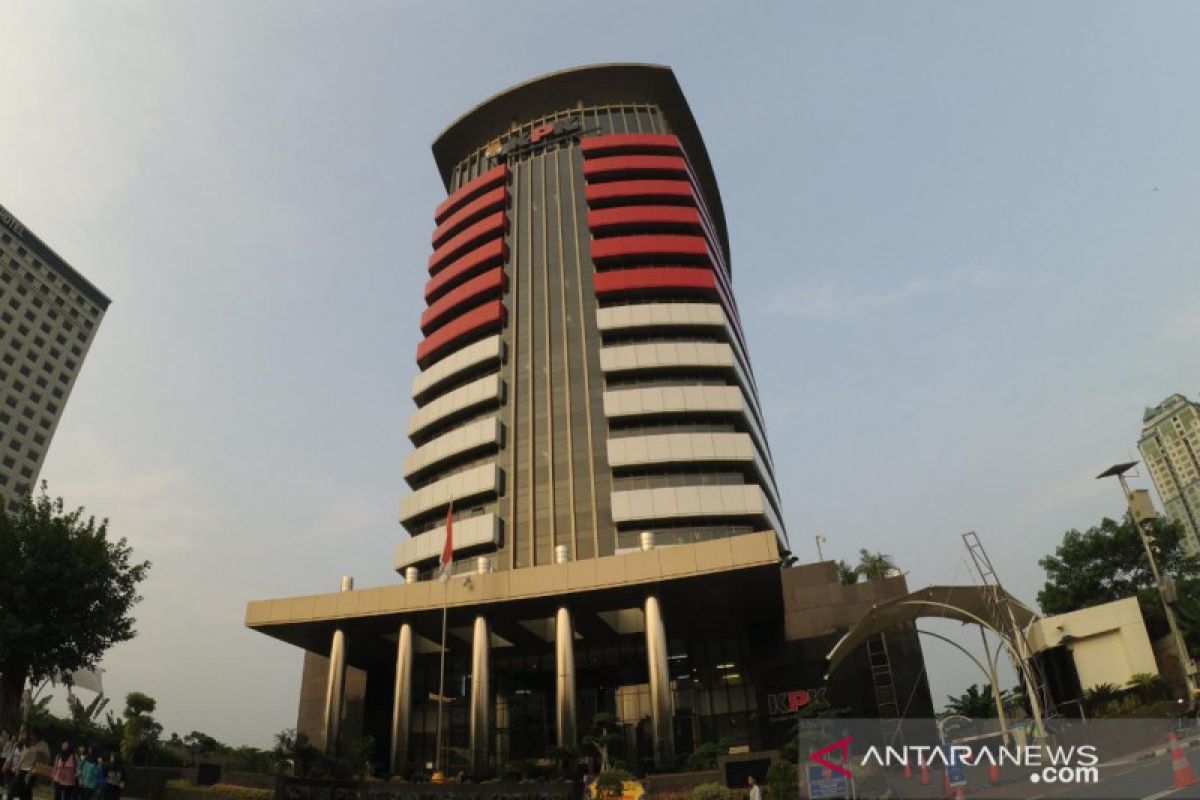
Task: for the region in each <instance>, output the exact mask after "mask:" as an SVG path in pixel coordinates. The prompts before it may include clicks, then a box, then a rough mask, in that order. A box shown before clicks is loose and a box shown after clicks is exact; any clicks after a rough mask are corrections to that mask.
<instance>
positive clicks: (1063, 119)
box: [0, 0, 1200, 745]
mask: <svg viewBox="0 0 1200 800" xmlns="http://www.w3.org/2000/svg"><path fill="white" fill-rule="evenodd" d="M1198 31H1200V6H1197V5H1195V4H1188V3H1174V4H1172V3H1142V4H1134V3H1119V4H1114V3H1103V2H1081V3H1054V4H1048V3H1028V4H1023V3H993V4H983V3H956V2H941V3H919V2H908V3H894V2H879V3H855V2H824V3H811V2H810V3H779V4H774V5H773V4H765V3H756V4H748V3H732V2H727V3H720V4H716V3H709V4H701V3H695V2H679V3H666V2H660V3H654V4H642V3H623V2H609V3H576V2H566V1H565V0H556V2H545V3H534V2H520V1H519V0H509V1H508V2H504V3H499V2H477V3H466V2H460V3H433V2H429V3H399V2H391V3H369V2H346V3H333V2H327V3H311V2H308V3H305V2H286V3H285V2H256V3H242V2H232V1H230V0H225V1H224V2H171V3H138V2H107V3H90V4H83V3H59V2H10V3H7V4H6V5H5V8H4V24H3V26H0V75H3V76H4V77H3V83H4V89H3V91H2V92H0V120H2V121H3V128H2V133H3V142H4V146H3V147H0V202H2V203H3V204H4V205H5V206H7V207H8V208H9V209H11V210H12V211H13V212H15V213H16V214H17V215H18V216H19V217H20V218H21V219H22V220H23V221H24V223H25V224H26V225H27V226H28V227H30V228H31V229H32V230H34V231H36V232H37V233H38V234H39V235H41V236H42V237H43V238H44V239H45V240H46V241H47V242H49V243H50V244H51V246H53V247H55V248H56V249H57V250H58V251H59V252H60V253H61V254H63V255H64V256H65V257H66V258H67V259H68V260H69V261H71V262H72V263H73V264H74V265H75V266H76V267H78V268H79V269H80V270H81V271H82V272H83V273H84V274H86V275H87V276H89V277H90V278H91V279H93V280H94V281H95V283H97V284H98V285H99V286H100V287H101V288H102V289H104V290H105V291H106V292H108V293H109V294H110V295H111V296H112V297H113V299H114V303H113V306H112V308H111V309H110V312H109V316H108V318H107V319H106V320H105V322H104V324H103V326H102V327H101V330H100V334H99V336H98V338H97V340H96V343H95V345H94V347H93V349H92V354H91V355H90V356H89V359H88V362H87V364H86V366H85V368H84V370H83V374H82V376H81V378H80V379H79V383H78V385H77V387H76V390H75V393H74V395H73V396H72V398H71V402H70V404H69V406H68V408H67V412H66V415H65V417H64V419H63V423H62V425H61V427H60V428H59V431H58V434H57V436H56V438H55V440H54V443H53V446H52V448H51V450H50V456H49V458H48V460H47V463H46V467H45V470H44V477H45V478H47V479H48V480H49V481H50V483H51V489H52V491H54V492H55V493H61V494H64V495H65V496H66V498H67V499H68V501H69V502H70V503H74V504H83V505H86V506H87V507H88V508H89V509H90V510H93V511H95V512H97V513H101V514H105V515H108V516H111V517H112V519H113V530H114V531H115V532H118V533H120V534H124V535H126V536H128V537H129V539H130V540H131V542H132V543H133V544H134V546H135V547H136V548H137V550H138V552H139V553H141V554H144V555H145V556H146V557H148V558H151V559H152V560H153V561H154V563H155V566H154V569H153V572H152V574H151V578H150V579H149V581H148V583H147V584H146V586H145V592H144V594H145V598H146V599H145V602H144V603H143V604H142V605H141V606H140V608H139V610H138V614H139V617H140V624H139V628H140V632H141V635H140V636H139V637H138V638H137V639H136V640H135V641H133V642H131V643H129V644H126V645H122V646H120V647H118V648H116V649H115V650H113V651H112V653H111V654H110V656H109V657H108V659H107V660H106V662H105V667H106V668H107V670H108V674H107V684H108V688H109V690H110V692H111V693H113V694H117V695H121V694H123V693H124V692H126V691H129V690H132V689H138V690H142V691H146V692H148V693H149V694H151V695H153V696H154V697H156V698H158V700H159V703H160V709H159V717H160V719H161V720H162V721H163V722H164V724H165V725H166V727H167V730H168V731H170V730H179V731H180V732H187V731H189V730H192V729H194V728H195V729H200V730H204V731H207V732H209V733H211V734H213V735H215V736H217V737H218V738H220V739H222V740H226V741H232V742H235V743H254V744H260V745H265V744H267V743H268V742H269V738H270V735H271V734H272V733H274V732H276V731H278V730H280V729H281V728H284V727H288V726H291V725H293V724H294V723H295V704H296V697H297V690H298V678H299V673H300V662H301V658H300V654H299V652H298V651H296V650H293V649H292V648H290V647H288V646H286V645H283V644H281V643H277V642H275V641H274V640H271V639H268V638H266V637H263V636H259V635H256V634H253V633H251V632H249V631H247V630H246V629H244V628H243V627H242V624H241V619H242V614H243V610H244V603H245V602H246V601H247V600H249V599H252V598H262V597H271V596H280V595H289V594H301V593H309V592H316V591H325V590H329V591H332V590H335V589H336V588H337V584H338V578H339V576H341V575H343V574H350V575H354V576H355V577H356V579H357V581H358V583H359V585H373V584H380V583H384V582H389V581H392V580H394V576H393V574H392V572H391V570H390V560H391V553H392V548H393V546H394V544H395V543H396V541H397V540H398V539H399V537H401V536H402V535H403V534H402V531H401V529H400V528H399V526H398V525H397V523H396V521H395V516H396V508H397V504H398V501H399V499H400V497H401V496H402V495H403V493H404V491H405V489H404V485H403V482H402V479H401V464H402V462H403V458H404V456H405V454H406V452H407V450H408V447H409V445H408V443H407V441H406V440H405V436H404V430H405V424H406V420H407V417H408V414H409V413H410V411H411V410H412V404H411V401H410V400H409V391H408V389H409V383H410V381H411V379H412V376H413V375H414V373H415V370H416V367H415V364H414V362H413V352H414V349H415V346H416V343H417V339H418V329H417V317H418V313H419V310H420V307H421V299H420V298H421V289H422V277H421V276H422V272H423V264H424V260H425V257H426V254H427V252H428V247H429V233H430V231H431V228H432V219H431V214H432V210H433V207H434V205H435V204H436V203H437V202H438V200H439V199H440V198H441V196H442V195H443V191H442V188H441V186H440V183H439V181H438V178H437V175H436V172H435V169H434V165H433V161H432V158H431V156H430V153H429V145H430V143H431V141H432V140H433V138H434V137H435V136H436V135H437V133H438V132H439V131H440V130H441V129H442V127H443V126H444V125H445V124H446V123H447V122H448V121H450V120H451V119H453V118H454V117H456V116H457V115H458V114H459V113H461V112H462V111H464V110H465V109H467V108H468V107H470V106H471V105H473V104H474V103H476V102H478V101H479V100H481V99H483V98H485V97H486V96H488V95H490V94H492V93H493V92H495V91H498V90H500V89H503V88H505V87H506V86H508V85H510V84H512V83H515V82H518V81H521V80H525V79H527V78H529V77H532V76H534V75H537V74H540V73H542V72H546V71H550V70H556V69H560V68H563V67H568V66H575V65H579V64H585V63H591V62H597V61H651V62H658V63H664V64H668V65H671V66H672V67H673V68H674V69H675V70H676V73H677V75H678V77H679V80H680V82H681V84H682V85H683V88H684V91H685V92H686V94H687V96H688V98H689V100H690V102H691V104H692V107H693V109H694V111H695V115H696V118H697V119H698V121H699V123H700V126H701V129H702V131H703V133H704V136H705V139H706V141H707V144H708V149H709V153H710V155H711V157H712V160H713V162H714V165H715V168H716V173H717V177H718V180H719V181H720V184H721V189H722V194H723V197H724V202H725V208H726V213H727V215H728V219H729V228H730V231H731V238H732V246H733V264H734V283H735V288H736V291H737V294H738V299H739V302H740V305H741V309H742V315H743V318H744V320H745V325H746V329H747V335H748V338H749V341H750V346H751V348H752V354H753V360H754V364H755V369H756V372H757V374H758V378H759V386H760V389H761V392H762V396H763V405H764V407H765V411H766V415H767V421H768V426H769V432H770V435H771V437H772V440H773V449H774V452H775V458H776V463H777V467H778V477H779V482H780V486H781V489H782V491H783V496H784V504H785V514H786V518H787V523H788V525H789V529H790V532H791V536H792V541H793V545H794V549H796V550H797V552H798V553H800V554H802V555H803V556H805V557H808V558H813V557H815V552H814V550H813V548H812V536H813V535H814V534H815V533H816V532H818V531H820V532H824V533H825V534H826V535H827V536H828V538H829V544H828V545H827V546H826V554H827V555H832V556H835V557H846V558H849V557H852V556H853V555H854V553H855V552H856V551H857V549H858V548H859V547H868V548H871V549H873V550H876V549H877V550H882V551H884V552H887V553H891V554H893V555H895V556H896V558H897V560H898V561H899V562H900V564H901V565H902V566H903V567H904V568H905V569H907V570H910V575H909V582H910V585H912V586H914V587H915V586H921V585H924V584H926V583H929V582H938V581H950V580H958V581H962V580H965V579H966V572H965V569H964V567H963V556H964V553H963V550H962V547H961V542H960V538H959V537H960V535H961V534H962V533H963V532H964V531H966V530H969V529H976V530H978V531H979V533H980V535H981V536H982V538H983V541H984V543H985V544H986V545H987V546H988V548H989V551H990V552H991V555H992V558H993V560H994V561H995V563H996V565H997V568H998V570H999V572H1000V575H1001V577H1002V579H1004V581H1005V582H1006V584H1008V585H1009V588H1010V589H1012V590H1013V591H1014V592H1016V593H1017V594H1019V595H1020V596H1022V597H1024V598H1025V599H1027V600H1028V601H1029V602H1032V601H1033V596H1034V594H1035V592H1036V590H1037V588H1038V587H1039V586H1040V583H1041V580H1042V575H1041V571H1040V569H1039V568H1038V567H1037V565H1036V559H1037V558H1038V557H1040V556H1041V555H1043V554H1045V553H1047V552H1049V551H1050V550H1052V549H1053V547H1054V545H1055V543H1056V542H1057V541H1058V540H1059V538H1060V537H1061V535H1062V533H1063V531H1064V530H1065V529H1067V528H1069V527H1073V526H1080V527H1083V526H1086V525H1088V524H1091V523H1093V522H1095V521H1096V520H1098V519H1099V518H1100V516H1102V515H1104V514H1110V515H1112V514H1116V513H1118V512H1119V510H1120V507H1121V498H1120V495H1119V493H1118V491H1117V489H1116V487H1115V486H1110V485H1105V484H1103V483H1100V482H1098V481H1095V480H1093V479H1092V476H1094V475H1095V474H1096V473H1097V472H1098V471H1100V470H1101V469H1102V468H1104V467H1106V466H1108V465H1109V464H1111V463H1112V462H1113V461H1115V460H1118V459H1122V458H1125V457H1127V456H1130V455H1131V454H1134V453H1135V446H1136V437H1137V434H1138V431H1139V427H1140V419H1141V413H1142V410H1143V408H1144V406H1146V405H1151V404H1155V403H1157V402H1159V401H1160V400H1162V399H1163V398H1164V397H1165V396H1166V395H1167V394H1169V393H1171V392H1175V391H1183V392H1186V393H1189V394H1191V395H1193V396H1195V395H1196V394H1198V393H1200V348H1198V347H1197V344H1198V341H1200V267H1198V261H1200V259H1198V256H1197V254H1198V252H1200V224H1197V219H1198V218H1200V158H1197V142H1200V105H1198V104H1197V103H1196V89H1197V87H1196V79H1197V78H1196V76H1197V75H1200V48H1197V47H1196V46H1195V42H1196V36H1197V32H1198ZM969 641H974V640H973V639H970V640H969ZM926 652H927V654H928V655H929V657H930V659H929V660H930V661H931V664H932V667H931V671H932V673H933V678H934V692H935V697H936V698H937V699H938V700H939V701H940V699H941V697H942V696H944V695H945V694H946V693H947V692H948V691H951V690H959V689H961V688H962V686H963V685H964V684H966V683H969V682H971V681H973V680H977V678H976V677H975V676H973V675H972V673H971V671H970V668H969V667H968V666H967V665H965V664H964V660H963V659H962V658H961V657H959V656H955V655H954V654H953V653H952V652H950V651H948V650H947V649H945V648H944V646H941V645H937V644H933V645H927V646H926Z"/></svg>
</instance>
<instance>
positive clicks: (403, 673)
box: [391, 622, 413, 775]
mask: <svg viewBox="0 0 1200 800" xmlns="http://www.w3.org/2000/svg"><path fill="white" fill-rule="evenodd" d="M412 677H413V635H412V625H409V624H408V623H407V622H405V623H403V624H401V625H400V639H399V641H398V642H397V643H396V691H395V695H394V699H393V700H392V763H391V766H392V774H393V775H397V774H399V773H400V772H401V771H402V770H403V769H404V768H405V767H407V766H408V733H409V731H410V730H411V729H412Z"/></svg>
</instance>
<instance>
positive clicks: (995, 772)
mask: <svg viewBox="0 0 1200 800" xmlns="http://www.w3.org/2000/svg"><path fill="white" fill-rule="evenodd" d="M988 782H989V783H991V784H992V786H995V785H996V784H997V783H999V782H1000V767H998V766H997V765H995V764H988Z"/></svg>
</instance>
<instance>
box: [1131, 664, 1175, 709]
mask: <svg viewBox="0 0 1200 800" xmlns="http://www.w3.org/2000/svg"><path fill="white" fill-rule="evenodd" d="M1126 686H1128V687H1129V688H1130V689H1132V690H1133V691H1135V692H1137V695H1138V697H1140V698H1141V699H1142V702H1143V703H1149V702H1151V701H1153V700H1161V699H1163V698H1164V697H1166V689H1167V682H1166V681H1164V680H1163V677H1162V676H1161V675H1155V674H1154V673H1152V672H1139V673H1137V674H1136V675H1133V676H1131V677H1130V678H1129V683H1127V684H1126Z"/></svg>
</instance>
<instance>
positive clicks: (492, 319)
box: [417, 300, 507, 369]
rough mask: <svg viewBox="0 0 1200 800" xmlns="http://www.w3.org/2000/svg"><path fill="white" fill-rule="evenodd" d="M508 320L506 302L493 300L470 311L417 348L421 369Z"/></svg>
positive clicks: (429, 337) (426, 339)
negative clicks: (463, 342) (472, 337)
mask: <svg viewBox="0 0 1200 800" xmlns="http://www.w3.org/2000/svg"><path fill="white" fill-rule="evenodd" d="M506 319H507V312H506V311H505V310H504V302H503V301H501V300H493V301H492V302H490V303H487V304H486V305H482V306H480V307H479V308H476V309H473V310H471V311H468V312H467V313H466V314H463V315H462V316H461V317H459V318H458V319H456V320H454V321H453V322H450V323H447V324H446V325H443V326H442V327H441V328H438V329H437V331H435V332H434V333H433V334H432V335H430V336H427V337H426V338H425V340H424V341H423V342H421V344H420V345H418V346H417V364H419V365H420V366H421V369H426V368H427V367H428V366H429V365H430V364H432V363H433V362H434V361H436V360H437V359H438V357H440V356H442V355H445V354H446V352H447V351H448V350H450V349H451V348H452V347H453V346H454V345H456V344H458V343H460V342H462V341H463V340H464V339H466V338H467V337H469V336H472V335H474V334H477V333H479V332H480V331H486V330H490V329H493V328H498V327H500V326H502V325H503V324H504V322H505V320H506Z"/></svg>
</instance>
